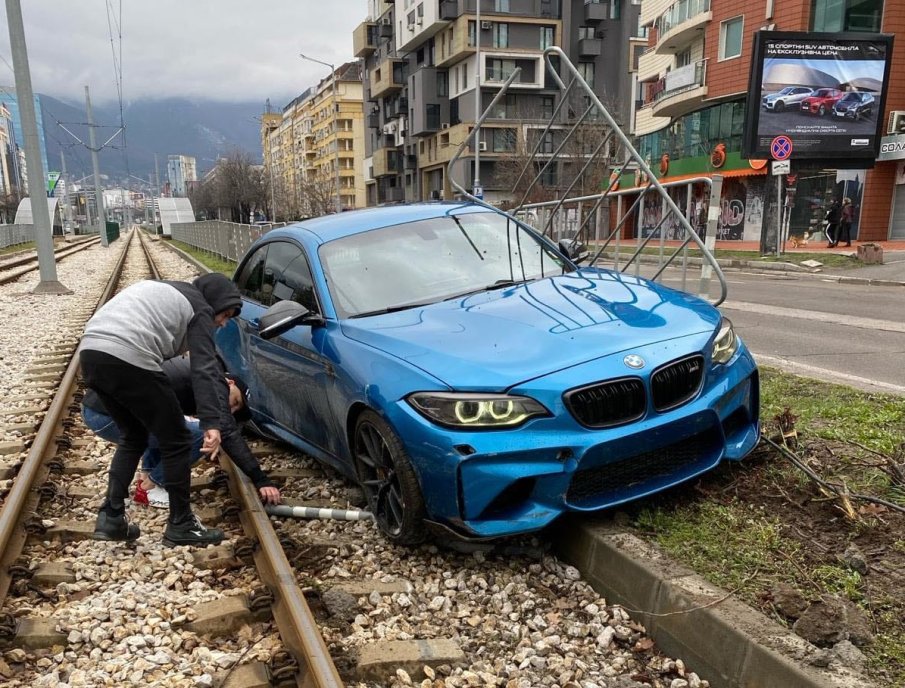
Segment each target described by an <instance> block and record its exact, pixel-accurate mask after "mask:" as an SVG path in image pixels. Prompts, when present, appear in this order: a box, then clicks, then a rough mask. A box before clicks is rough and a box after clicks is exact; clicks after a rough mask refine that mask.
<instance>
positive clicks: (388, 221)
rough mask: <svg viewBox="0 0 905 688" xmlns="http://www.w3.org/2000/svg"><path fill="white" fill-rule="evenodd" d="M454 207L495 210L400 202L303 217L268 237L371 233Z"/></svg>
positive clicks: (469, 208) (323, 239)
mask: <svg viewBox="0 0 905 688" xmlns="http://www.w3.org/2000/svg"><path fill="white" fill-rule="evenodd" d="M453 210H454V211H456V214H457V215H458V214H461V213H476V212H494V211H493V209H490V208H486V207H484V206H481V205H478V204H476V203H468V202H461V203H442V202H441V203H410V204H400V205H392V206H383V207H378V208H365V209H363V210H350V211H348V212H343V213H337V214H333V215H324V216H322V217H315V218H312V219H310V220H302V221H301V222H296V223H295V224H292V225H289V226H287V227H284V228H282V229H277V230H273V231H272V232H269V233H268V234H267V236H268V237H271V236H272V237H279V236H292V235H293V234H294V233H295V232H296V231H297V230H307V231H308V232H310V233H311V234H313V235H314V236H316V237H317V238H318V239H320V241H321V242H322V243H323V242H327V241H333V240H334V239H341V238H342V237H346V236H350V235H352V234H360V233H361V232H368V231H371V230H372V229H380V228H382V227H389V226H391V225H401V224H405V223H407V222H417V221H418V220H429V219H432V218H435V217H443V216H445V215H447V214H449V212H450V211H453Z"/></svg>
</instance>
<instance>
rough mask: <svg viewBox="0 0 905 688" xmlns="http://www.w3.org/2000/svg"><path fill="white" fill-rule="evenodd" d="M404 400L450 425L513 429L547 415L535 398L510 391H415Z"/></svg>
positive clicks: (431, 418)
mask: <svg viewBox="0 0 905 688" xmlns="http://www.w3.org/2000/svg"><path fill="white" fill-rule="evenodd" d="M406 400H407V401H408V402H409V403H410V404H411V405H412V406H413V407H414V408H415V410H417V411H418V412H419V413H421V414H422V415H423V416H425V417H426V418H428V419H429V420H432V421H434V422H435V423H439V424H440V425H445V426H447V427H451V428H513V427H515V426H517V425H521V424H522V423H524V422H525V421H527V420H528V419H529V418H534V417H538V416H549V415H550V413H549V412H548V411H547V409H545V408H544V407H543V406H542V405H541V404H539V403H538V402H536V401H535V400H534V399H530V398H529V397H518V396H512V395H509V394H473V393H465V392H462V393H456V392H416V393H415V394H412V395H411V396H409V397H408V398H407V399H406Z"/></svg>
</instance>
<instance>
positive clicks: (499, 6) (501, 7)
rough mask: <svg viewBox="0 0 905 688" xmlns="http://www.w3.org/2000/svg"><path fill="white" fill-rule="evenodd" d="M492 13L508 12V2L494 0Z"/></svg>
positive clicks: (505, 0)
mask: <svg viewBox="0 0 905 688" xmlns="http://www.w3.org/2000/svg"><path fill="white" fill-rule="evenodd" d="M493 11H494V12H508V11H509V0H494V2H493Z"/></svg>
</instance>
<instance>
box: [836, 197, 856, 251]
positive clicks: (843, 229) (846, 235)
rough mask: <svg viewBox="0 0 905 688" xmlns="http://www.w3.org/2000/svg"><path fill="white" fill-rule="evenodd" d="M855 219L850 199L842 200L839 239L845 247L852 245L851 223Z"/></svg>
mask: <svg viewBox="0 0 905 688" xmlns="http://www.w3.org/2000/svg"><path fill="white" fill-rule="evenodd" d="M854 219H855V207H854V206H853V205H852V199H851V198H843V199H842V211H841V213H840V219H839V238H838V241H844V242H845V245H846V246H851V245H852V222H853V221H854Z"/></svg>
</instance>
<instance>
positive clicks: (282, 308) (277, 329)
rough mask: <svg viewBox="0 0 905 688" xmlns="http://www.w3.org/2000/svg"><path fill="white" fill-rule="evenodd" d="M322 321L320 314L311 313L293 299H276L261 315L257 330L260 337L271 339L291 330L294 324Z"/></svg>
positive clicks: (312, 323) (313, 323)
mask: <svg viewBox="0 0 905 688" xmlns="http://www.w3.org/2000/svg"><path fill="white" fill-rule="evenodd" d="M321 322H323V320H322V319H321V318H320V316H318V315H316V314H314V313H312V312H311V311H309V310H308V309H307V308H305V307H304V306H303V305H302V304H300V303H296V302H295V301H289V300H286V301H278V302H277V303H275V304H273V305H272V306H271V307H270V308H268V309H267V312H266V313H264V315H262V316H261V329H260V330H259V331H258V334H259V336H260V337H261V338H262V339H273V338H274V337H278V336H279V335H281V334H283V333H284V332H287V331H289V330H291V329H292V328H293V327H295V326H296V325H302V324H306V323H307V324H311V325H315V324H318V323H321Z"/></svg>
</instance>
